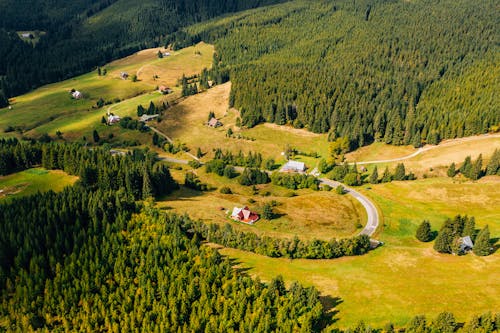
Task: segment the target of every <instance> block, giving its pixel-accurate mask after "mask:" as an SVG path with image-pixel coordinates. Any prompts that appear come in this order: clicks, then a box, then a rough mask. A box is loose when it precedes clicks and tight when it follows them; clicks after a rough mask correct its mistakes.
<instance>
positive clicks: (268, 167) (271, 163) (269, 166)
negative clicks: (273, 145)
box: [264, 158, 276, 171]
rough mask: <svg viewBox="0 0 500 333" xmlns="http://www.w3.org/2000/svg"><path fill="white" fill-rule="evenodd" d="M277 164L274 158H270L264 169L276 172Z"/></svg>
mask: <svg viewBox="0 0 500 333" xmlns="http://www.w3.org/2000/svg"><path fill="white" fill-rule="evenodd" d="M275 164H276V162H275V161H274V159H272V158H269V159H267V160H266V162H265V163H264V167H265V168H266V170H270V171H272V170H274V168H275V167H274V166H275Z"/></svg>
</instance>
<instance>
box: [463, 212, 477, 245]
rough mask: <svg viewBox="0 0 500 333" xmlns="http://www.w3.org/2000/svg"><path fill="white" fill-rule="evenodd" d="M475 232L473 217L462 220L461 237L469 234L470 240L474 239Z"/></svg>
mask: <svg viewBox="0 0 500 333" xmlns="http://www.w3.org/2000/svg"><path fill="white" fill-rule="evenodd" d="M475 232H476V221H475V219H474V217H470V218H468V219H466V220H465V222H464V229H463V230H462V237H465V236H470V238H471V239H472V240H474V236H475Z"/></svg>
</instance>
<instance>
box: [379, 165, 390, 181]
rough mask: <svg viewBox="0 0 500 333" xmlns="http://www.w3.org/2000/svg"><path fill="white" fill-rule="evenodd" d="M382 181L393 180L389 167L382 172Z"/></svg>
mask: <svg viewBox="0 0 500 333" xmlns="http://www.w3.org/2000/svg"><path fill="white" fill-rule="evenodd" d="M380 181H381V182H382V183H389V182H391V181H392V175H391V172H390V171H389V167H385V170H384V173H383V174H382V179H381V180H380Z"/></svg>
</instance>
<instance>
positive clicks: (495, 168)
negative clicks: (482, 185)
mask: <svg viewBox="0 0 500 333" xmlns="http://www.w3.org/2000/svg"><path fill="white" fill-rule="evenodd" d="M486 175H488V176H491V175H500V149H495V152H494V153H493V155H492V156H491V158H490V161H489V162H488V166H487V167H486Z"/></svg>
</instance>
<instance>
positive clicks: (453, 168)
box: [446, 162, 457, 178]
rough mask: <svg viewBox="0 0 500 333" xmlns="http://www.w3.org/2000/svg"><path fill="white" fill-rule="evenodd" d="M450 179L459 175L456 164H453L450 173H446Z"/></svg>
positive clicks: (449, 169)
mask: <svg viewBox="0 0 500 333" xmlns="http://www.w3.org/2000/svg"><path fill="white" fill-rule="evenodd" d="M446 174H447V175H448V177H450V178H453V177H455V175H456V174H457V170H456V166H455V162H453V163H451V165H450V167H449V168H448V171H447V172H446Z"/></svg>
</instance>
